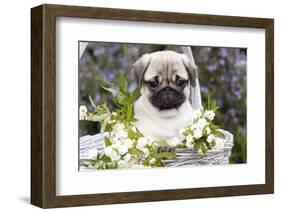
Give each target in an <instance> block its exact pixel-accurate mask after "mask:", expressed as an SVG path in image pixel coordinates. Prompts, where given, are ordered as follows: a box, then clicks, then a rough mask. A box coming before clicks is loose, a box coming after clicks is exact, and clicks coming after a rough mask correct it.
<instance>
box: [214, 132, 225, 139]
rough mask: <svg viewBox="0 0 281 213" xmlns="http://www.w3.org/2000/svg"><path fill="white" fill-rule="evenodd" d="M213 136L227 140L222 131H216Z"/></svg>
mask: <svg viewBox="0 0 281 213" xmlns="http://www.w3.org/2000/svg"><path fill="white" fill-rule="evenodd" d="M213 135H214V136H216V137H219V138H225V135H224V134H223V133H222V132H221V131H215V132H214V133H213Z"/></svg>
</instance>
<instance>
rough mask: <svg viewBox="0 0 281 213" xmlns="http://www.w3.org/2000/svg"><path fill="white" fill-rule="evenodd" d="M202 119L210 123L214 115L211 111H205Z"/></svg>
mask: <svg viewBox="0 0 281 213" xmlns="http://www.w3.org/2000/svg"><path fill="white" fill-rule="evenodd" d="M204 117H205V118H207V119H209V120H210V121H212V120H213V119H214V117H215V113H214V111H213V110H207V111H205V112H204Z"/></svg>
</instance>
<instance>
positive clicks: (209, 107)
mask: <svg viewBox="0 0 281 213" xmlns="http://www.w3.org/2000/svg"><path fill="white" fill-rule="evenodd" d="M207 104H208V106H207V109H208V110H210V109H211V100H210V94H208V101H207Z"/></svg>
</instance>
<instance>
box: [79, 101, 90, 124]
mask: <svg viewBox="0 0 281 213" xmlns="http://www.w3.org/2000/svg"><path fill="white" fill-rule="evenodd" d="M87 112H88V110H87V107H86V106H85V105H82V106H80V108H79V117H80V120H85V119H86V117H87Z"/></svg>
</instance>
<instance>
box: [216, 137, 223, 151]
mask: <svg viewBox="0 0 281 213" xmlns="http://www.w3.org/2000/svg"><path fill="white" fill-rule="evenodd" d="M224 143H225V140H224V139H222V138H219V137H216V138H215V146H214V147H213V149H215V150H222V149H223V148H224Z"/></svg>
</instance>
